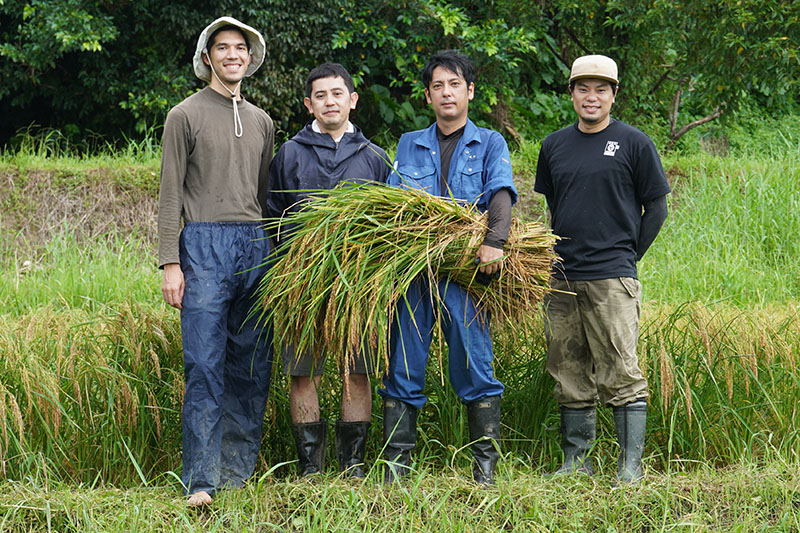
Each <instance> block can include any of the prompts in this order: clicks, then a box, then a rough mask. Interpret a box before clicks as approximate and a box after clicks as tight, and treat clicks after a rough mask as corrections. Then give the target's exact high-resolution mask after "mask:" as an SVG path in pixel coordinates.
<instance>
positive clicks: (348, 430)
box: [334, 420, 369, 478]
mask: <svg viewBox="0 0 800 533" xmlns="http://www.w3.org/2000/svg"><path fill="white" fill-rule="evenodd" d="M368 431H369V422H344V421H343V420H337V421H336V431H335V432H334V435H335V438H334V444H335V446H336V460H337V461H339V471H340V472H344V473H345V475H346V476H349V477H357V478H364V477H366V474H365V473H364V453H365V451H366V448H367V432H368Z"/></svg>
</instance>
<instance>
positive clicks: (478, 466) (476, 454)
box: [467, 396, 500, 485]
mask: <svg viewBox="0 0 800 533" xmlns="http://www.w3.org/2000/svg"><path fill="white" fill-rule="evenodd" d="M467 420H468V422H469V440H470V441H472V457H473V458H474V459H475V463H474V465H473V467H472V479H473V480H474V481H475V483H478V484H480V485H494V467H495V465H496V464H497V461H498V459H500V396H490V397H488V398H484V399H482V400H478V401H475V402H472V403H471V404H469V405H467Z"/></svg>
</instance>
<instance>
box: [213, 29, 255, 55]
mask: <svg viewBox="0 0 800 533" xmlns="http://www.w3.org/2000/svg"><path fill="white" fill-rule="evenodd" d="M223 31H235V32H238V33H239V35H241V36H242V39H244V44H245V45H247V49H248V50H250V40H249V39H248V38H247V34H245V32H243V31H242V28H240V27H238V26H234V25H233V24H226V25H225V26H220V27H219V28H217V29H216V30H214V31H213V32H212V33H211V35H209V36H208V40H207V41H206V52H208V51H209V48H211V47H212V46H214V41H215V40H216V38H217V34H219V33H220V32H223Z"/></svg>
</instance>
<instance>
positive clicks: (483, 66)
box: [332, 1, 562, 135]
mask: <svg viewBox="0 0 800 533" xmlns="http://www.w3.org/2000/svg"><path fill="white" fill-rule="evenodd" d="M536 9H537V8H536V6H526V11H535V10H536ZM515 17H517V13H515V12H514V11H513V10H512V9H511V6H510V5H505V4H503V3H497V4H488V3H478V4H475V3H474V2H441V1H439V2H428V1H411V2H402V3H398V4H388V3H386V2H380V1H378V2H366V3H362V4H360V8H359V9H358V10H357V11H356V12H355V13H354V14H352V15H351V16H350V17H349V18H348V23H349V24H348V25H346V26H345V27H343V28H342V29H341V30H339V31H338V32H337V33H336V34H335V35H334V38H333V41H332V46H333V47H334V48H335V49H342V50H344V52H345V53H346V57H347V62H348V63H349V65H350V66H351V68H352V69H353V70H354V71H355V72H356V75H355V77H356V79H357V81H359V82H360V83H366V84H367V85H368V86H369V87H370V88H371V91H370V92H369V94H368V96H369V97H370V103H371V104H372V105H371V108H372V109H370V110H368V111H367V113H372V115H370V117H371V119H379V120H381V121H382V122H383V123H384V125H385V127H386V128H387V129H389V130H391V131H392V133H394V134H395V135H399V134H400V133H402V132H403V131H407V130H410V129H419V128H421V127H424V126H426V125H427V124H429V121H426V120H425V119H424V118H422V117H423V116H425V114H427V113H426V112H425V111H423V110H424V109H426V107H427V106H426V105H425V103H424V95H423V90H424V87H423V86H422V84H421V82H420V81H419V76H420V73H421V71H422V68H423V66H424V65H425V63H426V61H427V59H428V57H430V56H431V55H432V54H433V53H435V52H436V51H438V50H442V49H447V48H455V49H459V50H460V51H462V52H463V53H465V54H466V55H467V56H469V57H470V58H471V59H472V60H473V61H474V62H475V65H476V69H477V83H476V96H475V100H474V101H473V102H472V104H471V107H470V109H471V111H472V112H473V115H472V117H473V119H475V120H478V122H480V123H483V124H491V125H494V126H495V127H499V128H501V129H504V130H505V128H506V126H509V127H512V128H513V122H512V121H510V120H509V114H511V115H516V114H525V113H529V114H530V113H532V114H534V115H536V116H538V117H539V118H548V119H551V118H557V119H561V118H562V116H561V115H560V114H559V113H555V114H554V113H552V111H550V104H551V103H553V102H552V101H548V99H547V97H540V98H538V99H537V101H536V102H535V103H534V104H529V103H528V102H527V101H526V98H525V96H523V95H522V94H520V91H524V93H528V92H529V91H535V90H536V89H537V88H538V87H539V84H540V83H541V82H545V83H551V82H552V81H553V80H554V73H553V68H552V67H553V65H554V64H555V58H554V56H553V55H552V53H551V51H550V49H549V48H548V46H547V43H548V42H549V38H548V36H547V35H545V33H544V30H543V23H542V22H541V21H540V19H538V18H537V17H529V21H530V22H532V23H531V24H519V23H516V21H515ZM534 21H535V24H534V23H533V22H534ZM520 97H521V98H520ZM520 99H521V100H523V101H522V102H520ZM543 104H544V105H545V106H546V107H547V110H545V109H544V108H543ZM517 108H519V111H517ZM415 109H416V110H417V111H414V110H415ZM363 114H364V113H362V115H363ZM375 115H377V116H375ZM370 121H371V120H370ZM555 125H556V123H554V122H551V129H552V127H555ZM506 133H510V134H512V135H513V133H511V132H510V131H506Z"/></svg>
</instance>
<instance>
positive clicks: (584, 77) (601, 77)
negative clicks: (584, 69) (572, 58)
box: [562, 74, 619, 85]
mask: <svg viewBox="0 0 800 533" xmlns="http://www.w3.org/2000/svg"><path fill="white" fill-rule="evenodd" d="M587 79H594V80H605V81H609V82H611V83H615V84H617V85H619V81H618V80H616V79H614V78H612V77H611V76H604V75H602V74H578V75H577V76H574V77H572V78H570V79H569V83H572V82H573V81H577V80H587ZM562 83H563V82H562Z"/></svg>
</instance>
